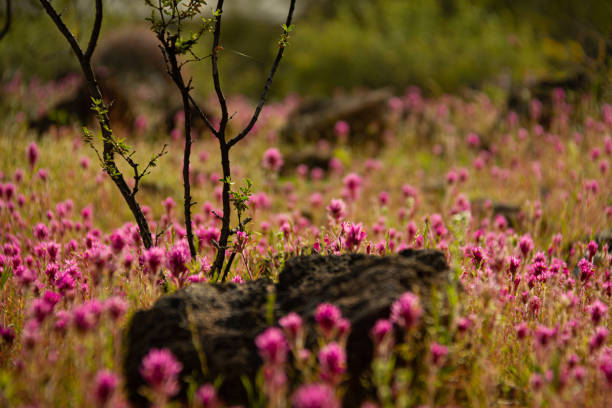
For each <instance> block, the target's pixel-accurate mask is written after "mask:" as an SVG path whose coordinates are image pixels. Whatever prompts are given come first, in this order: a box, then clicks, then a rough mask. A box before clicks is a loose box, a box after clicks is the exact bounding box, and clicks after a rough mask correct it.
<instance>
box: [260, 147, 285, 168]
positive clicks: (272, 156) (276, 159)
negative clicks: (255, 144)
mask: <svg viewBox="0 0 612 408" xmlns="http://www.w3.org/2000/svg"><path fill="white" fill-rule="evenodd" d="M283 164H284V161H283V156H282V155H281V153H280V151H279V150H278V149H277V148H275V147H273V148H270V149H268V150H266V151H265V153H264V155H263V160H262V162H261V165H262V167H263V168H264V169H267V170H271V171H273V172H275V173H276V172H278V171H279V170H280V169H281V167H283Z"/></svg>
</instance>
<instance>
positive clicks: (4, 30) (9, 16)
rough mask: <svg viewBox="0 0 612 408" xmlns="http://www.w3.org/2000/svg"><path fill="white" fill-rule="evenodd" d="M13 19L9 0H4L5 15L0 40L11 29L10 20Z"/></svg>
mask: <svg viewBox="0 0 612 408" xmlns="http://www.w3.org/2000/svg"><path fill="white" fill-rule="evenodd" d="M12 19H13V14H12V10H11V0H6V16H5V21H4V27H2V30H0V40H2V39H3V38H4V36H6V35H7V34H8V32H9V30H10V29H11V21H12Z"/></svg>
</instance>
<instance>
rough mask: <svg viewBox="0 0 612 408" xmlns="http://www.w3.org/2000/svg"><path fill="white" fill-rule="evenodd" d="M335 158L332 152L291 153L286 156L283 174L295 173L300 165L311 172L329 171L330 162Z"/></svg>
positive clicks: (303, 151)
mask: <svg viewBox="0 0 612 408" xmlns="http://www.w3.org/2000/svg"><path fill="white" fill-rule="evenodd" d="M332 158H333V155H332V154H331V152H323V151H313V150H301V151H297V152H291V153H289V154H286V155H285V156H284V162H285V163H284V164H283V167H282V168H281V173H282V174H288V173H290V172H291V171H294V170H295V169H296V168H297V167H298V166H299V165H301V164H303V165H305V166H306V167H308V169H309V170H312V169H314V168H319V169H321V170H323V171H324V172H327V171H328V170H329V162H330V161H331V159H332Z"/></svg>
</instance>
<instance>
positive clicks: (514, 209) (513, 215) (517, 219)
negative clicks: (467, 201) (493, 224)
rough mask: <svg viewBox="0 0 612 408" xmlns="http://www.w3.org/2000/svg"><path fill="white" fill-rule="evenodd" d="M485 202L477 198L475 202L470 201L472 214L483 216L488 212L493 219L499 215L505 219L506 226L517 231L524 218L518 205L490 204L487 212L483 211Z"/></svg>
mask: <svg viewBox="0 0 612 408" xmlns="http://www.w3.org/2000/svg"><path fill="white" fill-rule="evenodd" d="M485 202H486V200H485V199H483V198H477V199H475V200H472V202H471V204H472V212H473V213H474V214H478V215H481V216H484V215H485V214H486V213H488V212H489V211H490V214H491V215H492V216H493V218H495V217H496V216H498V215H501V216H503V217H504V218H505V219H506V221H507V222H508V225H509V226H510V227H511V228H513V229H517V228H518V227H519V225H520V223H521V221H522V220H523V218H524V216H525V215H524V213H523V212H522V210H521V207H519V206H518V205H513V204H507V203H499V202H493V203H491V208H490V210H488V211H487V210H486V209H485V207H486V206H485Z"/></svg>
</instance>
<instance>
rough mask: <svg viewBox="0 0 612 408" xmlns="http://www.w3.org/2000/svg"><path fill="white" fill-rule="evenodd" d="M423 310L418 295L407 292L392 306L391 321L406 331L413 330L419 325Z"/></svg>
mask: <svg viewBox="0 0 612 408" xmlns="http://www.w3.org/2000/svg"><path fill="white" fill-rule="evenodd" d="M422 314H423V309H422V308H421V302H420V301H419V298H418V296H417V295H415V294H414V293H412V292H406V293H404V294H403V295H402V296H400V298H399V299H398V300H396V301H395V302H394V303H393V304H392V305H391V321H393V322H394V323H396V324H398V325H399V326H400V327H402V328H404V329H407V330H409V329H411V328H413V327H415V326H416V325H417V323H418V322H419V319H420V318H421V315H422Z"/></svg>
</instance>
